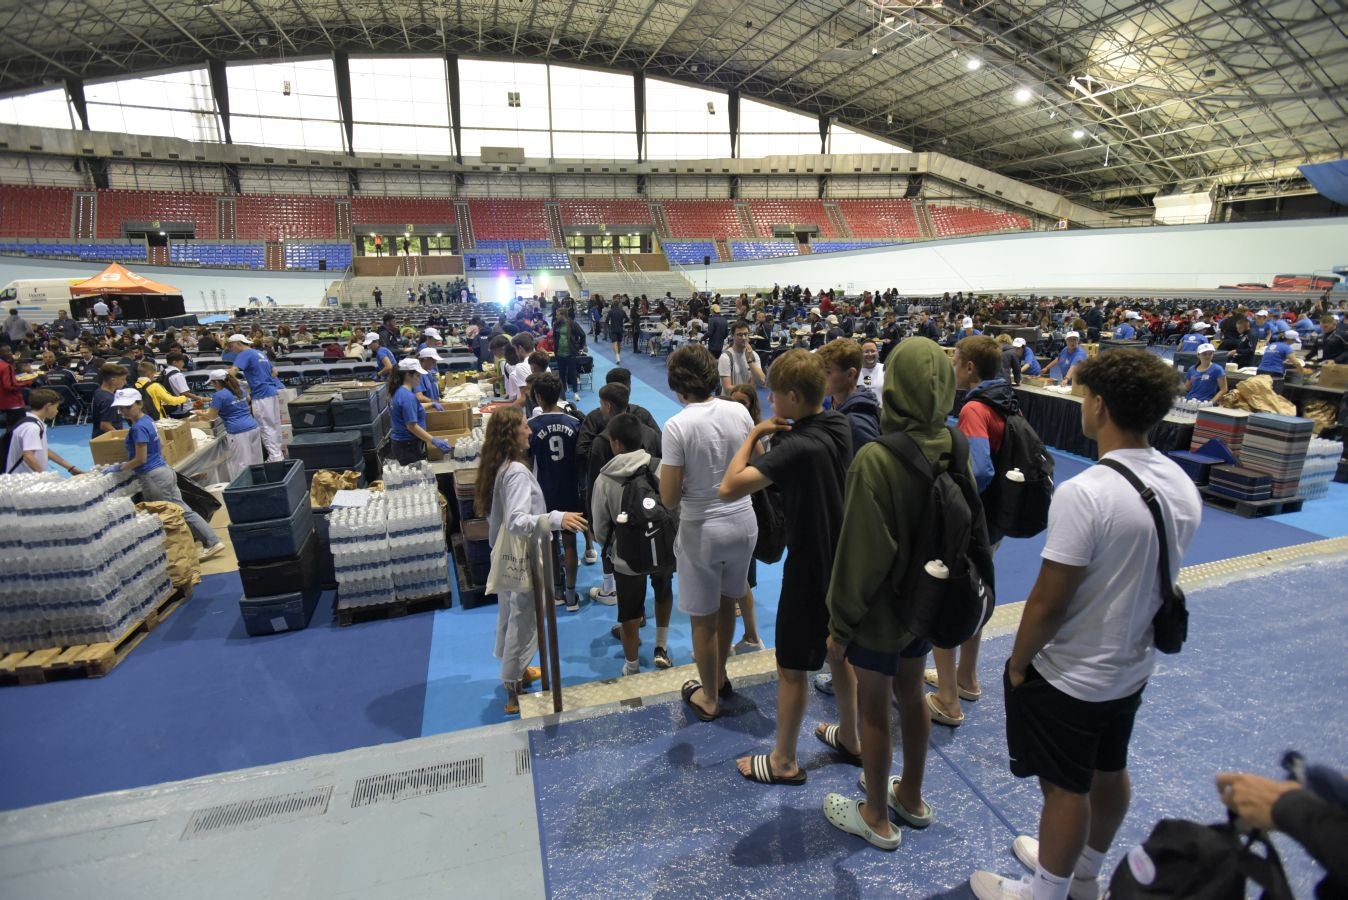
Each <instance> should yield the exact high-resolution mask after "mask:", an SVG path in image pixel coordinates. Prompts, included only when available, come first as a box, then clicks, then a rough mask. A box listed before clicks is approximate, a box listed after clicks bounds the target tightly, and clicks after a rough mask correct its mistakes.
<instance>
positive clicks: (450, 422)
mask: <svg viewBox="0 0 1348 900" xmlns="http://www.w3.org/2000/svg"><path fill="white" fill-rule="evenodd" d="M442 405H443V406H444V408H445V411H444V412H437V411H436V410H433V409H428V410H426V430H427V431H429V432H431V433H432V434H434V433H436V432H439V431H467V430H469V429H470V428H471V427H472V424H473V410H472V407H470V406H469V405H468V404H467V403H462V402H452V403H444V404H442Z"/></svg>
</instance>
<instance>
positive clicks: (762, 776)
mask: <svg viewBox="0 0 1348 900" xmlns="http://www.w3.org/2000/svg"><path fill="white" fill-rule="evenodd" d="M744 777H745V778H747V779H749V780H750V781H756V782H758V783H759V784H789V785H794V786H799V785H802V784H804V783H805V770H804V769H801V768H797V769H796V774H795V775H792V776H790V777H789V778H788V777H785V776H782V775H778V774H777V773H776V772H774V771H772V758H771V757H770V756H768V755H767V754H764V755H762V756H751V757H749V774H748V775H745V776H744Z"/></svg>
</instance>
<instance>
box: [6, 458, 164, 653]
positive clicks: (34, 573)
mask: <svg viewBox="0 0 1348 900" xmlns="http://www.w3.org/2000/svg"><path fill="white" fill-rule="evenodd" d="M133 477H134V476H132V474H131V473H130V472H126V473H123V472H120V471H116V472H112V471H100V472H94V473H90V474H88V475H83V476H80V477H77V478H70V479H63V478H60V477H58V476H56V475H54V474H52V473H42V474H25V475H3V476H0V648H3V649H4V650H5V651H6V652H11V653H12V652H19V651H32V650H42V649H47V648H53V647H73V646H76V645H80V644H99V643H106V642H114V641H117V640H119V639H120V638H121V637H122V636H123V635H125V634H126V633H127V632H128V631H130V630H131V629H132V628H133V627H134V626H135V625H137V624H138V623H139V622H141V621H142V620H143V619H145V618H147V617H148V616H149V615H150V614H152V613H153V612H154V611H155V610H156V609H157V607H158V606H159V604H160V603H162V601H163V600H164V599H165V598H167V597H168V596H169V594H171V593H172V589H173V586H172V583H171V582H170V581H169V574H168V558H167V557H166V556H165V553H164V527H163V523H162V522H161V521H160V520H159V517H158V516H154V515H149V514H145V513H137V512H136V508H135V506H134V505H133V504H132V502H131V499H130V496H128V492H129V491H133V490H134V485H133V484H132V483H131V481H132V478H133Z"/></svg>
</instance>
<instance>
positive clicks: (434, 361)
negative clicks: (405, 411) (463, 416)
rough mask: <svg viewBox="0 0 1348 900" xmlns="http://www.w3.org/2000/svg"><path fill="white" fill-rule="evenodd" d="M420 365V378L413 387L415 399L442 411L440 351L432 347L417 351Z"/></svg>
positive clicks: (437, 410)
mask: <svg viewBox="0 0 1348 900" xmlns="http://www.w3.org/2000/svg"><path fill="white" fill-rule="evenodd" d="M417 362H418V363H419V364H420V365H421V380H420V381H419V382H417V386H416V388H415V391H416V395H417V401H418V402H420V403H422V404H424V405H426V406H429V407H431V409H434V410H435V411H436V412H444V409H445V408H444V407H443V406H441V405H440V353H439V351H437V350H436V349H435V348H434V347H423V348H421V350H419V351H418V352H417Z"/></svg>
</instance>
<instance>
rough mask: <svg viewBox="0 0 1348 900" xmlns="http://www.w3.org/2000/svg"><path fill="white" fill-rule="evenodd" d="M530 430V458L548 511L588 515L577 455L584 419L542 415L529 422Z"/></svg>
mask: <svg viewBox="0 0 1348 900" xmlns="http://www.w3.org/2000/svg"><path fill="white" fill-rule="evenodd" d="M529 429H530V431H531V432H532V434H531V435H530V436H529V456H530V457H531V458H532V460H533V466H534V477H535V478H537V479H538V484H539V486H540V487H541V488H542V489H543V499H544V501H545V502H546V503H547V506H548V509H549V510H560V511H561V512H584V507H583V506H582V505H581V502H580V472H579V469H578V466H579V461H578V459H579V458H578V456H577V454H576V441H577V438H579V436H580V420H579V419H577V418H575V417H574V416H569V415H567V414H566V413H562V412H548V413H541V414H539V415H536V416H534V417H533V418H532V419H530V420H529ZM599 439H600V440H607V438H605V437H603V436H602V435H601V436H600V438H599Z"/></svg>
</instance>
